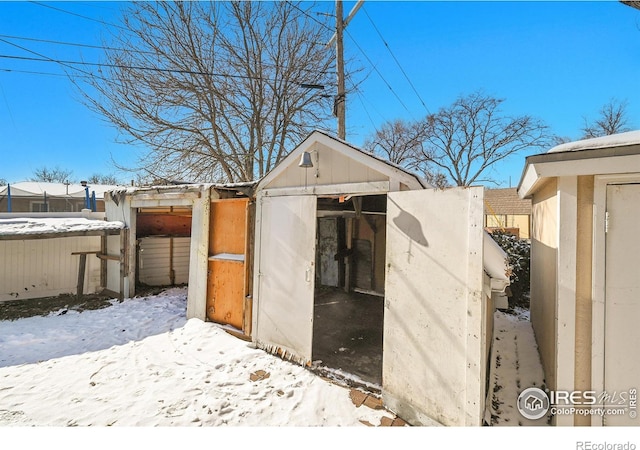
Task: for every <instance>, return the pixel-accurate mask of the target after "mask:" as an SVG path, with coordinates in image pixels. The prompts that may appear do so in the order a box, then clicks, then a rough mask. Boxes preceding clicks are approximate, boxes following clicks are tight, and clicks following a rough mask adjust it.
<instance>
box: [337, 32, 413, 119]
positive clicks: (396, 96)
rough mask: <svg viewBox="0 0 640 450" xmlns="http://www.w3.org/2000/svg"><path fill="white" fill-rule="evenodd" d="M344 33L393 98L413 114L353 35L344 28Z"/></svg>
mask: <svg viewBox="0 0 640 450" xmlns="http://www.w3.org/2000/svg"><path fill="white" fill-rule="evenodd" d="M344 32H345V34H346V35H347V36H349V38H350V39H351V41H352V42H353V43H354V44H355V45H356V47H358V50H360V53H362V55H363V56H364V57H365V58H366V59H367V61H369V64H371V67H372V68H373V70H374V71H375V73H377V74H378V76H379V77H380V79H381V80H382V81H383V82H384V84H385V85H386V86H387V88H389V90H390V91H391V93H392V94H393V95H394V96H395V98H396V99H397V100H398V102H400V104H401V105H402V107H403V108H404V109H405V110H406V111H407V112H408V113H409V114H410V115H411V116H413V114H412V113H411V111H409V108H407V105H405V104H404V102H403V101H402V99H401V98H400V96H398V94H397V93H396V91H394V90H393V88H392V87H391V84H389V82H388V81H387V80H386V78H385V77H384V76H383V75H382V73H380V71H379V70H378V68H377V67H376V65H375V64H374V63H373V61H371V58H369V56H367V54H366V52H365V51H364V50H363V49H362V47H360V45H359V44H358V43H357V42H356V40H355V39H353V36H351V33H349V32H348V31H347V30H346V29H345V30H344Z"/></svg>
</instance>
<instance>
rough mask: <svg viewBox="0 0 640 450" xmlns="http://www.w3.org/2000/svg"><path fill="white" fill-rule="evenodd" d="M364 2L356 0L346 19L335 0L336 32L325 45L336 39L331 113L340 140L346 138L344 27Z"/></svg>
mask: <svg viewBox="0 0 640 450" xmlns="http://www.w3.org/2000/svg"><path fill="white" fill-rule="evenodd" d="M363 4H364V0H358V2H357V3H356V4H355V6H354V7H353V9H351V12H350V13H349V16H348V17H347V18H346V19H343V17H344V11H343V8H342V0H336V32H335V34H334V35H333V36H331V39H329V43H328V44H327V46H330V45H331V44H332V43H333V41H334V39H335V41H336V72H337V76H338V92H337V93H336V98H335V100H334V104H333V115H334V116H336V117H337V118H338V137H339V138H340V139H342V140H345V139H346V136H347V126H346V123H345V122H346V119H345V116H346V109H347V98H346V92H345V91H346V89H345V87H344V37H343V36H344V29H345V27H346V26H347V25H349V22H351V19H353V16H355V15H356V13H357V12H358V10H359V9H360V7H361V6H362V5H363Z"/></svg>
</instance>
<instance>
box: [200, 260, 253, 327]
mask: <svg viewBox="0 0 640 450" xmlns="http://www.w3.org/2000/svg"><path fill="white" fill-rule="evenodd" d="M207 281H208V283H207V284H208V289H207V318H208V319H209V320H212V321H214V322H218V323H223V324H229V325H232V326H234V327H236V328H238V329H242V328H243V322H244V319H243V309H244V297H245V296H244V264H243V263H241V262H238V261H225V260H213V261H209V276H208V280H207Z"/></svg>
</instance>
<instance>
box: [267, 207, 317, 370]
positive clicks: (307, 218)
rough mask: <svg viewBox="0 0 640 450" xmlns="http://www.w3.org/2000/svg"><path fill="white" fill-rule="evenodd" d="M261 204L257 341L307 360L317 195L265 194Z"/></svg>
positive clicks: (311, 306)
mask: <svg viewBox="0 0 640 450" xmlns="http://www.w3.org/2000/svg"><path fill="white" fill-rule="evenodd" d="M259 201H260V200H259ZM259 208H260V212H259V217H258V219H259V220H260V224H259V230H258V232H259V233H260V235H259V248H258V249H256V250H257V251H258V260H257V262H258V267H257V268H256V270H257V273H258V283H259V291H258V298H257V322H256V324H255V325H256V333H255V339H256V341H257V342H258V344H259V345H261V346H263V347H269V348H271V349H272V350H275V349H277V350H282V351H283V352H286V353H287V355H285V356H291V357H293V358H294V359H296V360H298V361H299V362H302V363H306V362H309V361H311V344H312V339H313V299H314V278H315V267H314V264H315V263H314V261H315V252H316V215H317V214H316V197H315V196H285V197H262V200H261V201H260V204H259Z"/></svg>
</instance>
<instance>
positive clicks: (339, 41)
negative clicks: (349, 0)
mask: <svg viewBox="0 0 640 450" xmlns="http://www.w3.org/2000/svg"><path fill="white" fill-rule="evenodd" d="M343 17H344V15H343V11H342V0H336V71H337V73H338V92H337V94H336V98H335V103H334V107H333V109H334V113H335V115H336V117H337V118H338V138H340V139H342V140H345V139H346V136H347V131H346V123H345V115H346V104H345V103H346V101H345V100H346V97H345V87H344V37H343V34H344V33H343V32H344V19H343Z"/></svg>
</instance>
